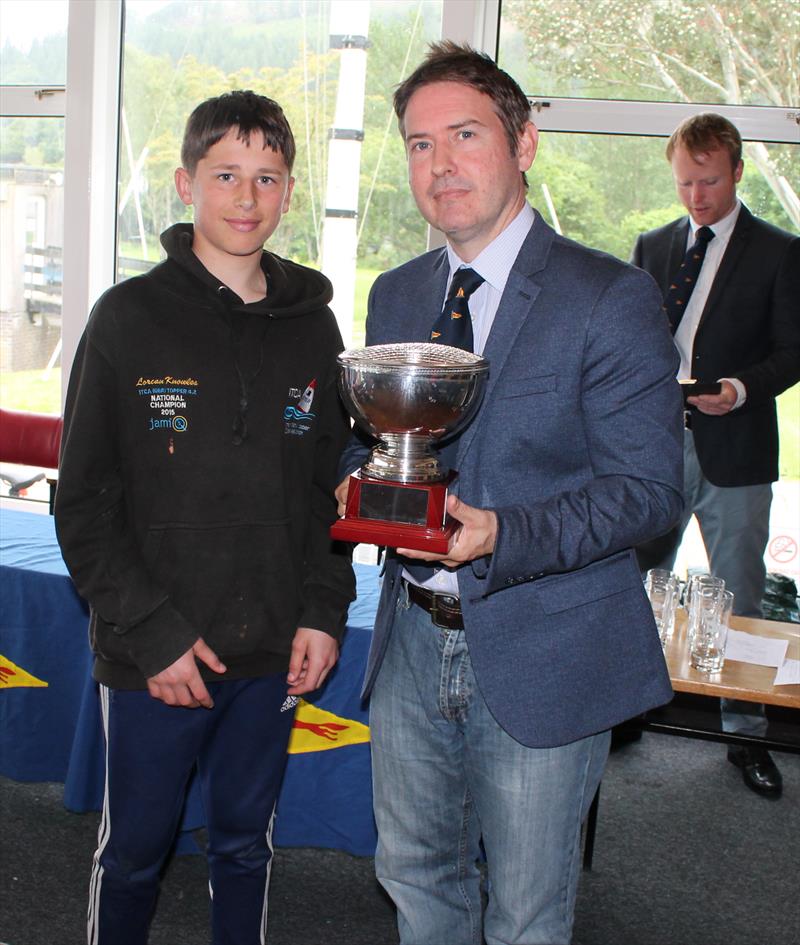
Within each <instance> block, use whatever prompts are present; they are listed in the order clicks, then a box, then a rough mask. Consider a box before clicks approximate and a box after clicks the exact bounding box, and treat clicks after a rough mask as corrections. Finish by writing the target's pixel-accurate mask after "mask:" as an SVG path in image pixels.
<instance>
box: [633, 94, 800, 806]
mask: <svg viewBox="0 0 800 945" xmlns="http://www.w3.org/2000/svg"><path fill="white" fill-rule="evenodd" d="M666 153H667V160H668V161H669V162H670V165H671V168H672V174H673V177H674V179H675V188H676V191H677V193H678V197H679V198H680V200H681V202H682V203H683V205H684V206H685V207H686V209H687V211H688V213H689V216H688V217H681V218H680V219H678V220H674V221H673V222H672V223H668V224H667V225H666V226H662V227H660V228H659V229H656V230H651V231H650V232H648V233H642V234H641V235H640V236H639V237H638V239H637V240H636V245H635V247H634V250H633V259H632V262H633V263H634V264H635V265H637V266H641V267H642V269H645V270H646V271H647V272H649V273H650V274H651V275H652V276H653V278H654V279H655V280H656V282H657V283H658V284H659V286H660V288H661V290H662V292H663V294H664V296H665V298H666V299H667V301H668V297H669V292H670V286H671V285H672V284H673V281H674V280H673V277H674V276H675V274H676V273H677V272H678V271H679V267H680V265H681V260H682V259H683V257H684V254H685V253H686V251H687V247H689V246H690V245H693V244H694V241H695V234H696V233H698V232H699V231H701V229H706V230H707V231H708V232H710V233H711V234H712V236H711V238H710V240H709V242H708V243H707V249H706V251H705V256H704V259H703V261H702V265H701V268H700V271H699V274H698V276H697V279H696V282H695V283H694V288H693V290H692V291H691V293H690V294H689V296H688V298H687V299H686V300H685V310H684V312H683V314H682V315H681V317H680V318H679V319H677V328H676V331H675V344H676V346H677V348H678V352H679V353H680V356H681V365H680V371H679V374H678V376H679V377H680V378H682V379H689V378H694V379H695V380H696V381H700V382H719V383H720V391H719V393H705V394H702V395H699V396H696V397H689V398H688V399H687V408H688V409H687V411H686V415H685V416H686V431H685V434H684V437H685V442H684V499H685V507H684V511H683V516H682V518H681V521H680V523H679V524H678V525H677V526H676V527H675V528H674V529H672V530H671V531H670V532H668V533H667V534H666V535H665V536H663V537H661V538H659V539H657V540H656V541H653V542H650V543H648V544H647V545H645V546H643V547H641V548H639V549H637V551H638V554H639V558H640V563H641V566H642V569H643V570H647V568H651V567H666V568H672V566H673V564H674V562H675V557H676V554H677V550H678V546H679V545H680V542H681V538H682V536H683V532H684V529H685V528H686V525H687V524H688V522H689V519H690V518H691V517H692V515H693V514H695V515H696V516H697V519H698V522H699V523H700V530H701V532H702V535H703V541H704V543H705V546H706V550H707V552H708V558H709V564H710V567H711V570H712V571H713V573H714V574H716V575H718V576H719V577H722V578H724V579H725V584H726V586H727V587H728V588H729V589H730V590H732V591H733V593H734V601H733V609H734V613H736V614H741V615H742V616H745V617H760V616H761V599H762V597H763V596H764V583H765V579H766V567H765V565H764V550H765V549H766V545H767V540H768V537H769V514H770V504H771V501H772V483H773V482H774V481H775V480H776V479H777V478H778V419H777V411H776V407H775V397H776V396H777V395H778V394H780V393H781V392H782V391H784V390H786V388H787V387H791V385H792V384H796V383H797V381H798V380H800V238H799V237H797V236H793V235H792V234H791V233H787V232H785V231H784V230H781V229H778V227H776V226H773V225H772V224H770V223H767V222H766V221H764V220H759V219H758V217H755V216H753V214H751V213H750V211H749V210H748V209H747V207H745V206H744V205H743V204H742V203H741V201H740V200H739V199H738V197H737V196H736V185H737V183H738V182H739V180H740V179H741V176H742V171H743V167H744V165H743V162H742V139H741V136H740V135H739V131H738V129H737V128H736V126H735V125H734V124H732V123H731V122H730V121H728V119H727V118H725V117H723V116H722V115H717V114H715V113H714V112H703V113H700V114H698V115H692V116H690V117H689V118H687V119H685V120H684V121H682V122H681V123H680V125H679V126H678V127H677V128H676V129H675V131H674V132H673V134H672V136H671V137H670V139H669V141H668V143H667V150H666ZM673 320H674V321H675V320H676V319H673ZM722 725H723V729H724V730H725V731H729V732H737V733H739V734H747V735H760V736H763V735H764V734H765V732H766V728H767V723H766V718H765V715H764V707H763V706H762V705H759V704H756V703H746V702H740V701H733V700H727V699H723V700H722ZM728 759H729V760H730V761H732V762H733V763H734V764H736V765H737V766H738V767H740V768H741V769H742V774H743V776H744V782H745V784H747V786H748V787H749V788H751V790H753V791H755V792H757V793H758V794H761V795H763V796H767V797H773V798H777V797H780V794H781V789H782V779H781V774H780V772H779V771H778V768H777V766H776V765H775V763H774V761H773V760H772V758H771V757H770V755H769V753H768V752H767V751H766V750H765V749H763V748H758V747H752V746H748V747H742V748H734V747H731V748H730V749H729V751H728Z"/></svg>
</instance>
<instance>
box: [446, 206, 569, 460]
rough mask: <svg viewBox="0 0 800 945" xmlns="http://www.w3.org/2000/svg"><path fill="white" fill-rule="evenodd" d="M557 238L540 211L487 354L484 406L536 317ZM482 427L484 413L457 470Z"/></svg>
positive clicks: (466, 440) (462, 448)
mask: <svg viewBox="0 0 800 945" xmlns="http://www.w3.org/2000/svg"><path fill="white" fill-rule="evenodd" d="M554 238H555V230H553V229H552V228H551V227H550V226H549V225H548V224H547V223H545V221H544V220H543V219H542V217H541V216H540V215H539V213H538V211H537V212H536V219H535V221H534V223H533V224H532V226H531V228H530V231H529V232H528V235H527V237H526V238H525V242H524V243H523V244H522V247H521V249H520V251H519V253H518V255H517V258H516V260H515V261H514V265H513V266H512V267H511V272H510V273H509V274H508V281H507V282H506V287H505V290H504V292H503V296H502V298H501V299H500V305H499V306H498V308H497V313H496V314H495V317H494V322H493V323H492V328H491V331H490V332H489V337H488V339H487V341H486V346H485V348H484V351H483V356H484V357H485V358H486V359H487V361H488V362H489V379H488V381H487V382H486V390H485V392H484V397H483V400H484V403H485V402H487V401H488V400H489V399H490V398H491V397H492V395H493V393H494V389H495V387H496V386H497V381H498V378H499V377H500V375H501V374H502V373H503V368H504V366H505V363H506V361H507V360H508V355H509V353H510V352H511V350H512V348H513V347H514V343H515V341H516V340H517V336H518V335H519V332H520V329H521V328H522V326H523V325H524V324H525V322H526V320H527V319H528V317H529V316H532V315H534V314H535V308H534V304H535V301H536V297H537V296H538V294H539V291H540V288H539V286H538V285H537V283H536V282H535V281H534V279H533V276H534V275H535V274H536V273H537V272H541V270H542V269H544V267H545V265H546V263H547V256H548V254H549V252H550V247H551V246H552V243H553V239H554ZM479 425H480V412H479V413H478V416H477V417H476V418H475V420H474V421H473V422H472V423H471V424H470V425H469V427H468V428H467V429H466V430H465V431H464V432H463V433H462V435H461V437H460V439H459V444H458V458H457V464H456V468H458V465H459V464H460V463H461V460H462V457H463V456H464V454H465V453H466V452H467V450H468V449H469V447H470V445H471V443H472V441H473V439H474V437H475V432H476V430H477V429H478V426H479Z"/></svg>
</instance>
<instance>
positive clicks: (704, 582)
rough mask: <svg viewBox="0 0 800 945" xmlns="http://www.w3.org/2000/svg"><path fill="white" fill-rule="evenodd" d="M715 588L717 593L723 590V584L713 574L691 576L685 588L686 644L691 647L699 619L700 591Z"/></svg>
mask: <svg viewBox="0 0 800 945" xmlns="http://www.w3.org/2000/svg"><path fill="white" fill-rule="evenodd" d="M709 587H710V588H715V589H716V590H717V591H724V590H725V582H724V581H723V580H722V578H718V577H714V575H713V574H693V575H692V576H691V578H690V579H689V583H688V584H687V586H686V613H687V622H686V642H687V643H688V644H689V646H690V647H691V645H692V640H693V639H694V634H695V630H696V629H697V622H698V620H699V617H700V606H701V602H700V594H699V592H700V590H701V589H702V588H709Z"/></svg>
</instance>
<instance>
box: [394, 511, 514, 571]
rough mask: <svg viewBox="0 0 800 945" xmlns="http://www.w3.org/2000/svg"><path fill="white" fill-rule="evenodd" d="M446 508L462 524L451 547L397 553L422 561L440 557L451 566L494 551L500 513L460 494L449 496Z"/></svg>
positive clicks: (407, 549) (398, 550)
mask: <svg viewBox="0 0 800 945" xmlns="http://www.w3.org/2000/svg"><path fill="white" fill-rule="evenodd" d="M447 511H448V513H449V514H450V515H451V516H452V517H453V518H454V519H455V520H456V521H457V522H461V528H459V529H458V530H457V531H456V533H455V534H454V535H453V537H452V538H451V539H450V548H449V549H448V551H447V552H446V553H445V554H444V555H437V554H432V553H431V552H429V551H412V550H411V549H409V548H398V549H397V553H398V554H401V555H403V556H404V557H406V558H419V559H420V560H421V561H439V562H441V563H442V564H444V565H446V566H447V567H449V568H454V567H456V566H457V565H459V564H464V562H465V561H474V560H475V559H476V558H482V557H483V556H484V555H490V554H491V553H492V552H493V551H494V545H495V542H496V541H497V513H496V512H493V511H492V510H491V509H476V508H474V507H473V506H471V505H467V503H466V502H462V501H461V500H460V499H459V498H458V496H454V495H449V496H448V497H447Z"/></svg>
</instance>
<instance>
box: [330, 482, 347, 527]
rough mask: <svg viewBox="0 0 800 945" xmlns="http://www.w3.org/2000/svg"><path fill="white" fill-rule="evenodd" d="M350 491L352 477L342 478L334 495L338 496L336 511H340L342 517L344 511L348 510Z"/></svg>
mask: <svg viewBox="0 0 800 945" xmlns="http://www.w3.org/2000/svg"><path fill="white" fill-rule="evenodd" d="M349 491H350V477H349V476H348V477H347V478H346V479H342V481H341V482H340V483H339V485H338V486H337V487H336V489H335V490H334V493H333V494H334V495H335V496H336V501H337V503H338V507H337V509H336V511H337V512H338V513H339V518H341V517H342V516H343V515H344V513H345V512H346V511H347V493H348V492H349Z"/></svg>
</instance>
